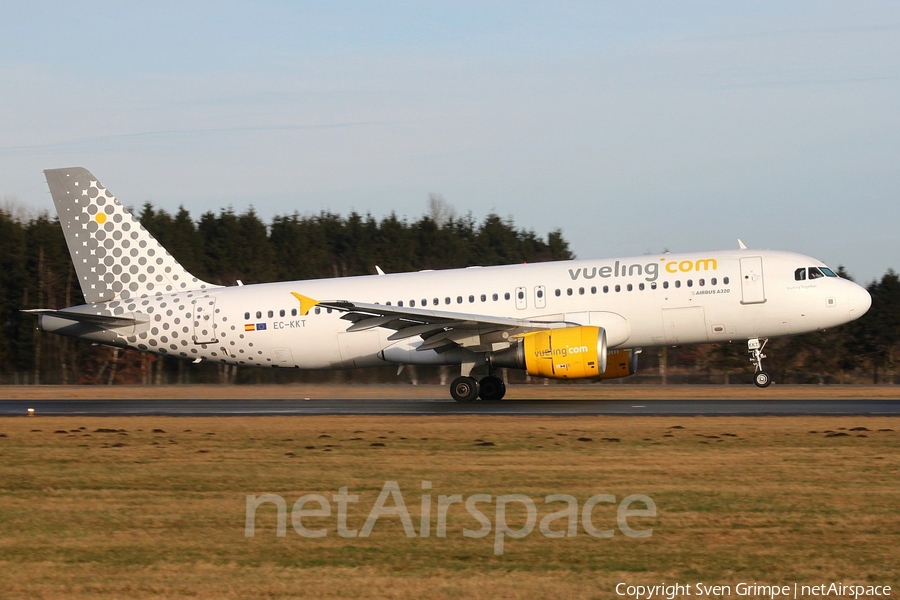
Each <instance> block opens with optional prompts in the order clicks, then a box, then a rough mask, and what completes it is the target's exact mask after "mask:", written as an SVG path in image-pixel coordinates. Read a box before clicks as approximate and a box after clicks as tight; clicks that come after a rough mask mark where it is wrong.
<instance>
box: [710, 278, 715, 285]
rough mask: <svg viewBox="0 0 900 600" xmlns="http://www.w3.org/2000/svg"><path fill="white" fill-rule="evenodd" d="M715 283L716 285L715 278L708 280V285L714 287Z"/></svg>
mask: <svg viewBox="0 0 900 600" xmlns="http://www.w3.org/2000/svg"><path fill="white" fill-rule="evenodd" d="M716 283H717V282H716V278H715V277H713V278H712V279H710V280H709V285H716Z"/></svg>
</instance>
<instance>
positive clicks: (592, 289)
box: [591, 285, 597, 294]
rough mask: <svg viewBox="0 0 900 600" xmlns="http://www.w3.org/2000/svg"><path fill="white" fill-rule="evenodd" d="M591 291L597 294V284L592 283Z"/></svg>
mask: <svg viewBox="0 0 900 600" xmlns="http://www.w3.org/2000/svg"><path fill="white" fill-rule="evenodd" d="M591 293H592V294H596V293H597V286H595V285H592V286H591Z"/></svg>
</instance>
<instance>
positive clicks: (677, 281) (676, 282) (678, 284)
mask: <svg viewBox="0 0 900 600" xmlns="http://www.w3.org/2000/svg"><path fill="white" fill-rule="evenodd" d="M675 287H677V288H680V287H681V280H680V279H676V280H675Z"/></svg>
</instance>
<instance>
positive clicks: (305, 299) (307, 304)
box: [291, 292, 319, 317]
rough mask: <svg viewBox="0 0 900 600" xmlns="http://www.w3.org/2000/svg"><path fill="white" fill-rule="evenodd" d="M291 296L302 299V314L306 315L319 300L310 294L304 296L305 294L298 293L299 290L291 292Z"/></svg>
mask: <svg viewBox="0 0 900 600" xmlns="http://www.w3.org/2000/svg"><path fill="white" fill-rule="evenodd" d="M291 296H293V297H294V298H296V299H297V300H299V301H300V314H301V315H303V316H304V317H305V316H306V315H307V314H308V313H309V311H310V309H311V308H312V307H314V306H316V305H317V304H318V303H319V301H318V300H313V299H312V298H310V297H309V296H304V295H303V294H298V293H297V292H291Z"/></svg>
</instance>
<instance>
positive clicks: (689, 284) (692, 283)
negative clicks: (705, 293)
mask: <svg viewBox="0 0 900 600" xmlns="http://www.w3.org/2000/svg"><path fill="white" fill-rule="evenodd" d="M687 284H688V287H694V280H693V279H688V280H687Z"/></svg>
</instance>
